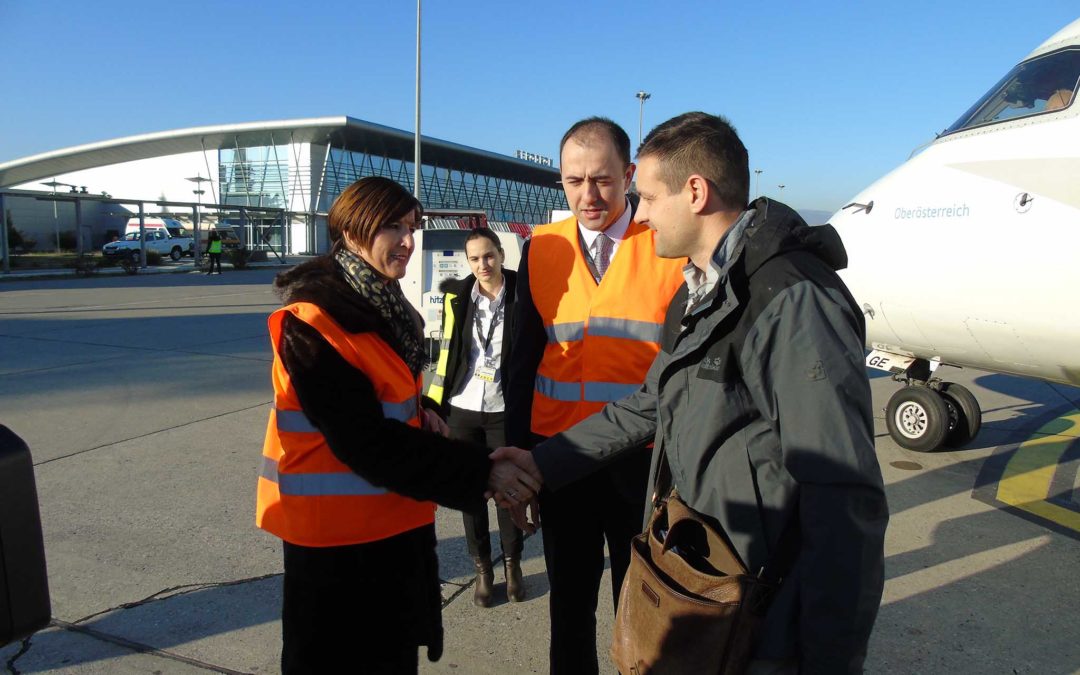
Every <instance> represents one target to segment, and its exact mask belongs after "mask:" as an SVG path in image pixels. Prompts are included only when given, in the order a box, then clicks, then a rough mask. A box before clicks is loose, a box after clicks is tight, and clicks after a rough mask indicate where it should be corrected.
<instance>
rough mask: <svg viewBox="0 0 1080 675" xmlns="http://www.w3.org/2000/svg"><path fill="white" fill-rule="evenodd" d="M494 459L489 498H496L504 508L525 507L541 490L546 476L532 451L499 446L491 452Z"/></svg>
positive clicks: (489, 483) (490, 456)
mask: <svg viewBox="0 0 1080 675" xmlns="http://www.w3.org/2000/svg"><path fill="white" fill-rule="evenodd" d="M488 457H489V458H490V459H492V460H493V461H494V464H492V467H491V476H490V477H489V478H488V492H487V494H486V495H485V496H486V497H494V498H495V501H496V503H498V505H499V506H501V507H502V508H504V509H509V508H513V507H515V506H524V505H525V504H527V503H528V502H529V500H530V499H532V498H533V497H535V496H536V494H537V493H538V492H539V491H540V485H541V483H543V476H541V475H540V468H539V467H537V466H536V462H535V461H533V458H532V453H530V452H529V451H527V450H522V449H521V448H514V447H506V448H499V449H498V450H496V451H495V452H493V453H491V454H490V455H488Z"/></svg>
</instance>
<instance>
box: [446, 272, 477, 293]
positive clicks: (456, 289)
mask: <svg viewBox="0 0 1080 675" xmlns="http://www.w3.org/2000/svg"><path fill="white" fill-rule="evenodd" d="M475 282H476V277H475V276H473V275H471V274H470V275H469V276H467V277H465V278H464V279H458V278H457V277H453V278H446V279H443V280H442V281H440V282H439V292H440V293H456V294H458V295H461V294H462V293H463V292H464V289H466V288H468V287H469V286H472V285H473V284H474V283H475Z"/></svg>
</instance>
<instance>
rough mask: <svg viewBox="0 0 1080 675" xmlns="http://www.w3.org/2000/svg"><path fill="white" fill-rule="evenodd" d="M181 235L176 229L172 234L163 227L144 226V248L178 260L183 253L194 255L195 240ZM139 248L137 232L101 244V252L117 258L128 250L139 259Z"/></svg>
mask: <svg viewBox="0 0 1080 675" xmlns="http://www.w3.org/2000/svg"><path fill="white" fill-rule="evenodd" d="M181 235H182V232H179V231H178V233H177V234H176V235H174V234H173V233H172V232H170V231H169V230H168V229H166V228H163V227H161V228H153V229H151V228H146V250H147V251H157V252H158V253H160V254H161V255H162V256H169V257H170V258H172V259H173V260H179V259H180V258H181V257H183V256H185V255H190V256H193V255H195V240H194V239H192V238H191V237H185V236H181ZM141 249H142V246H141V245H140V242H139V233H138V232H128V233H127V234H125V235H124V238H123V239H120V240H118V241H113V242H110V243H108V244H105V245H104V246H102V247H101V254H102V255H103V256H105V257H106V258H118V257H120V256H122V255H125V254H127V252H128V251H130V252H131V255H132V256H133V257H134V258H135V260H139V257H140V251H141Z"/></svg>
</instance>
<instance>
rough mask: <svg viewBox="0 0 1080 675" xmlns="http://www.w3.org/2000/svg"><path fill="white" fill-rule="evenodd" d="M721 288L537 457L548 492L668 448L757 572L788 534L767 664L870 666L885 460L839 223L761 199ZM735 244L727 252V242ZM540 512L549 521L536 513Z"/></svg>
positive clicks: (683, 491)
mask: <svg viewBox="0 0 1080 675" xmlns="http://www.w3.org/2000/svg"><path fill="white" fill-rule="evenodd" d="M751 206H752V208H754V209H755V210H756V213H755V214H754V215H753V219H752V220H751V222H750V224H749V225H748V226H747V227H746V228H745V229H744V230H742V231H741V232H732V233H731V235H734V236H737V239H733V240H731V241H721V242H720V244H719V245H718V247H717V255H715V256H714V260H717V259H719V258H721V257H722V254H721V251H730V256H729V258H728V259H727V260H724V261H722V265H721V266H720V269H719V272H720V277H719V281H718V282H717V284H716V286H715V288H714V289H713V290H712V292H711V293H710V294H709V295H708V296H706V297H705V298H704V300H703V301H702V302H701V303H700V304H699V305H698V306H697V307H695V308H694V310H693V311H692V312H690V313H689V314H688V315H687V316H685V317H684V312H685V307H686V302H687V295H688V293H687V288H686V286H685V285H684V286H683V287H682V288H681V289H680V290H679V291H678V293H676V295H675V298H674V299H673V300H672V303H671V307H670V309H669V310H668V316H667V320H666V323H665V335H664V341H663V346H662V350H661V352H660V354H659V355H658V356H657V358H656V361H655V362H654V363H653V365H652V367H651V369H650V370H649V373H648V376H647V378H646V381H645V383H644V384H643V385H642V387H641V389H640V390H639V391H638V392H637V393H636V394H633V395H631V396H629V397H627V398H625V399H622V400H621V401H616V402H614V403H611V404H608V405H607V406H606V407H605V408H604V409H603V410H602V411H601V412H599V413H597V414H595V415H593V416H592V417H590V418H588V419H586V420H584V421H582V422H581V423H579V424H578V425H576V426H574V427H572V428H570V429H568V430H567V431H566V432H564V433H562V434H558V435H556V436H553V437H552V438H551V439H549V440H548V441H546V442H544V443H541V444H539V445H538V446H537V447H536V448H534V450H533V455H534V458H535V460H536V462H537V464H538V465H539V467H540V470H541V472H542V474H543V477H544V481H545V483H546V484H547V486H548V487H549V488H551V489H558V488H559V487H560V486H562V485H565V484H567V483H569V482H572V481H574V480H576V479H578V478H580V477H582V476H584V475H586V474H588V473H591V472H592V471H594V470H596V469H598V468H600V467H602V466H603V465H604V464H605V463H606V462H608V461H610V460H611V459H612V458H614V457H616V456H617V455H618V454H619V453H620V452H623V451H624V450H626V449H628V448H635V447H640V445H641V444H642V443H644V442H648V441H649V440H653V441H654V443H655V450H654V457H653V467H652V474H653V479H652V481H653V482H654V481H655V475H656V471H657V458H658V457H659V453H660V452H666V453H667V456H668V459H669V463H670V467H671V474H672V479H673V481H674V483H675V486H676V487H677V488H678V490H679V493H680V495H681V496H682V497H683V498H684V499H685V500H686V501H687V503H688V504H689V505H690V506H691V507H693V508H694V509H696V510H697V511H698V512H700V513H702V514H703V515H705V516H706V517H707V518H709V519H711V522H712V523H713V525H714V526H716V527H718V528H720V529H722V530H723V531H724V532H726V533H727V535H728V538H729V539H730V541H731V542H732V545H733V546H734V547H735V549H736V550H737V551H738V553H739V555H740V556H741V558H742V560H743V562H744V563H745V564H746V566H747V568H748V569H749V570H751V571H755V572H756V571H757V570H759V569H761V568H762V567H765V566H767V565H768V564H769V560H770V555H771V553H772V552H773V551H774V550H775V549H776V547H777V543H778V541H779V538H780V535H781V532H783V531H784V530H785V526H786V524H787V523H788V521H789V520H790V519H793V518H794V519H796V520H793V521H792V523H793V527H792V528H790V529H789V530H788V531H790V532H792V533H794V536H797V537H798V545H797V548H796V550H797V553H796V556H795V559H794V562H793V563H792V566H791V569H790V570H789V571H788V573H787V575H786V577H785V579H784V582H783V584H782V586H781V589H780V591H779V592H778V593H777V595H776V597H775V599H774V601H773V604H772V606H771V607H770V609H769V612H768V615H767V616H766V620H765V623H764V626H763V628H762V633H761V636H760V639H759V644H758V647H757V650H756V657H757V658H762V659H790V658H795V659H798V662H799V672H800V673H803V674H805V673H858V672H862V664H863V660H864V659H865V656H866V645H867V642H868V640H869V636H870V632H871V629H872V627H873V624H874V619H875V617H876V615H877V609H878V605H879V603H880V600H881V592H882V586H883V583H884V582H883V579H884V571H883V566H884V565H883V551H884V538H885V527H886V524H887V522H888V509H887V506H886V503H885V495H884V489H883V485H882V479H881V471H880V468H879V466H878V462H877V457H876V455H875V452H874V434H873V415H872V412H871V399H870V385H869V382H868V380H867V376H866V372H865V368H864V366H863V344H864V340H863V338H864V326H863V322H862V314H861V313H860V312H859V310H858V308H857V306H856V304H855V302H854V300H853V298H852V297H851V295H850V293H849V292H848V290H847V288H846V287H845V286H844V284H843V282H842V281H841V280H840V278H839V277H838V276H837V275H836V273H835V270H837V269H842V268H843V267H844V266H846V264H847V254H846V252H845V251H844V247H843V244H842V243H841V242H840V239H839V236H838V235H837V234H836V232H835V230H833V228H832V227H831V226H822V227H813V228H811V227H808V226H807V225H806V223H805V222H803V220H802V219H801V218H800V217H799V216H798V215H797V214H796V213H795V212H794V211H793V210H791V209H790V208H789V207H787V206H785V205H783V204H780V203H777V202H773V201H769V200H767V199H759V200H757V201H756V202H755V203H754V204H752V205H751ZM725 244H726V246H725ZM541 515H542V514H541Z"/></svg>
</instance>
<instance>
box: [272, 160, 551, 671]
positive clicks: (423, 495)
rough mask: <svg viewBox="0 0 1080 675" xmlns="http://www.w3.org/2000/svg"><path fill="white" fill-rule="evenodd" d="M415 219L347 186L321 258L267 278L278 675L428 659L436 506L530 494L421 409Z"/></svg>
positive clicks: (366, 184) (434, 642)
mask: <svg viewBox="0 0 1080 675" xmlns="http://www.w3.org/2000/svg"><path fill="white" fill-rule="evenodd" d="M420 217H421V207H420V204H419V202H417V201H416V199H415V198H414V197H413V196H412V195H410V194H409V193H408V192H407V191H406V190H405V189H404V188H402V187H401V186H400V185H398V184H397V183H395V182H393V181H391V180H388V179H385V178H375V177H372V178H364V179H362V180H360V181H357V182H356V183H354V184H352V185H350V186H349V187H348V188H346V189H345V190H344V191H343V192H342V193H341V195H340V196H339V197H338V198H337V200H335V202H334V204H333V206H332V207H331V208H330V212H329V214H328V216H327V221H328V229H329V233H330V238H331V240H332V241H333V247H332V250H331V253H330V254H328V255H325V256H321V257H319V258H317V259H315V260H312V261H310V262H307V263H304V264H303V265H300V266H298V267H296V268H295V269H293V270H291V271H288V272H286V273H284V274H282V275H280V276H279V277H278V279H277V280H276V281H275V286H276V289H277V291H278V293H279V294H280V296H281V297H282V300H283V301H284V304H285V307H283V308H282V309H280V310H278V311H276V312H274V313H273V314H272V315H271V316H270V319H269V327H270V337H271V342H272V345H273V349H274V363H273V371H272V375H273V384H274V407H273V409H272V410H271V413H270V420H269V423H268V424H267V431H266V441H265V444H264V446H263V457H262V469H261V472H260V476H259V481H258V503H257V515H256V523H257V524H258V526H259V527H261V528H263V529H265V530H266V531H268V532H270V533H272V534H274V535H276V536H278V537H280V538H281V539H282V540H283V542H284V543H283V547H284V559H285V560H284V564H285V575H284V584H283V586H284V600H283V606H282V635H283V646H282V657H281V663H282V671H283V672H285V673H339V672H378V673H416V672H417V669H418V663H417V661H418V656H417V654H418V647H419V646H420V645H426V646H427V647H428V658H429V659H431V660H433V661H434V660H437V659H438V658H439V655H440V654H441V652H442V622H441V617H440V613H441V604H442V603H441V597H440V590H439V576H438V560H437V558H436V554H435V544H436V538H435V524H434V516H435V502H437V503H439V504H443V505H446V506H449V507H451V508H456V509H461V510H473V509H476V508H477V507H478V505H480V504H482V503H483V499H484V493H485V492H486V491H488V490H491V491H497V492H498V493H499V494H500V495H502V496H503V498H506V497H509V498H510V499H511V500H513V499H515V497H514V496H515V495H517V496H519V497H520V498H521V499H526V498H528V496H529V495H530V493H531V490H533V489H535V488H536V486H537V484H536V483H535V481H534V480H533V479H532V478H531V477H529V476H527V475H525V474H523V473H521V472H519V471H517V470H516V469H513V468H512V467H510V466H509V465H508V464H506V463H504V464H501V465H500V464H495V465H493V464H492V462H491V461H490V460H489V459H488V458H487V454H488V449H487V448H485V447H484V446H482V445H478V444H472V443H467V442H462V441H457V440H451V439H449V438H444V435H445V434H446V433H447V428H446V425H445V423H444V422H443V421H442V419H441V418H440V417H439V415H438V414H437V413H435V412H433V411H431V410H427V409H425V408H424V407H423V401H422V400H421V393H420V392H421V384H422V380H421V377H420V375H421V371H422V370H423V368H424V366H425V364H426V360H427V359H426V350H425V349H424V343H423V339H422V338H423V333H422V330H421V322H420V316H419V314H418V313H417V312H416V310H415V309H414V308H413V307H412V306H411V305H410V304H409V303H408V301H406V300H405V297H404V295H403V294H402V291H401V288H400V287H399V285H398V280H399V279H401V278H402V277H403V276H404V275H405V267H406V265H407V264H408V262H409V258H410V257H411V256H412V253H413V250H414V244H413V230H415V229H416V228H417V227H418V226H419V224H420ZM430 405H431V406H432V407H437V405H436V404H435V403H434V402H430ZM433 432H434V433H433Z"/></svg>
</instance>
